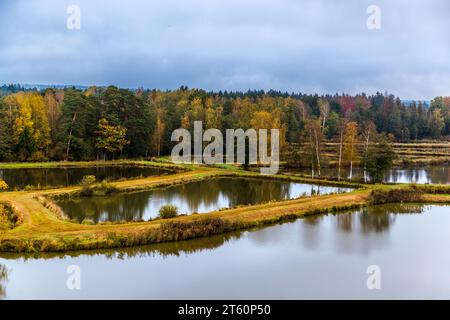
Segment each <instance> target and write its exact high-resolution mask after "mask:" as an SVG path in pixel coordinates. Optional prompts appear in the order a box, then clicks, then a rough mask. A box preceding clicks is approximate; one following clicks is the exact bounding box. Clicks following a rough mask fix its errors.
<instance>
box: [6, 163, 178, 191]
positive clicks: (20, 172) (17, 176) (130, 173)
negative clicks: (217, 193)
mask: <svg viewBox="0 0 450 320" xmlns="http://www.w3.org/2000/svg"><path fill="white" fill-rule="evenodd" d="M167 173H170V172H169V171H167V170H164V169H159V168H152V167H129V166H99V167H55V168H25V169H0V179H3V180H5V181H6V183H7V184H8V186H9V187H10V189H14V188H18V189H21V188H23V187H25V186H27V185H30V186H38V185H40V186H41V187H49V186H51V187H60V186H71V185H76V184H79V183H80V181H81V179H83V176H87V175H94V176H95V177H96V179H97V181H102V180H105V179H106V180H108V181H114V180H119V179H123V178H125V179H128V178H136V177H139V176H142V177H149V176H155V175H162V174H167Z"/></svg>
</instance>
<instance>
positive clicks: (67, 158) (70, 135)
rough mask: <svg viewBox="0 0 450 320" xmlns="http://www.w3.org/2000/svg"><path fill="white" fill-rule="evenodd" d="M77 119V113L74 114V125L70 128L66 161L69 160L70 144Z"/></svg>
mask: <svg viewBox="0 0 450 320" xmlns="http://www.w3.org/2000/svg"><path fill="white" fill-rule="evenodd" d="M76 118H77V113H76V112H75V113H74V114H73V118H72V125H71V126H70V131H69V139H68V140H67V149H66V161H68V160H69V151H70V143H71V142H72V130H73V124H74V123H75V120H76Z"/></svg>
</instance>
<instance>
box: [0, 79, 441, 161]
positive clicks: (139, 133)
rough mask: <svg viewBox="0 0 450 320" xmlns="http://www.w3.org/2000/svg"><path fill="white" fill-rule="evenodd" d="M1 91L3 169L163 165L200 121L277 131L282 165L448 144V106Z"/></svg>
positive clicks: (363, 98) (175, 93)
mask: <svg viewBox="0 0 450 320" xmlns="http://www.w3.org/2000/svg"><path fill="white" fill-rule="evenodd" d="M0 89H1V90H0V93H1V95H2V96H1V98H0V161H2V162H8V161H46V160H71V161H77V160H95V159H118V158H144V157H152V156H161V155H167V154H170V151H171V148H172V147H173V145H174V142H171V140H170V138H171V133H172V131H173V130H175V129H177V128H186V129H189V130H192V128H193V122H194V121H199V120H201V121H203V125H204V129H205V130H206V129H208V128H217V129H220V130H225V129H229V128H242V129H244V130H246V129H248V128H254V129H260V128H279V129H280V132H281V141H280V145H281V147H282V148H283V149H282V150H284V151H285V152H284V154H285V155H286V154H287V156H286V157H291V156H292V154H293V153H295V152H296V151H295V150H293V147H292V146H296V145H299V144H306V145H307V146H309V149H308V148H307V149H308V150H309V156H310V158H311V157H313V158H317V162H318V166H319V167H320V159H319V157H320V156H321V150H320V145H321V143H323V142H324V141H331V142H340V144H339V143H338V144H337V145H340V146H341V148H340V149H341V150H336V152H339V153H340V154H341V153H342V155H343V156H345V157H346V158H347V159H348V158H350V160H351V159H352V158H353V157H354V155H353V153H355V152H356V151H355V150H354V147H353V145H355V144H356V143H361V144H365V145H367V146H368V145H369V144H370V143H371V142H372V141H374V140H375V139H383V140H386V141H397V142H409V141H417V140H421V139H435V140H436V139H446V138H447V137H448V136H449V135H450V97H436V98H435V99H433V100H432V102H431V105H430V107H426V106H424V105H423V104H422V103H418V104H416V103H412V104H408V105H405V104H404V103H402V101H401V100H400V99H399V98H398V97H395V96H394V95H392V94H387V93H384V94H382V93H376V94H375V95H366V94H358V95H356V96H350V95H346V94H335V95H322V96H319V95H310V94H296V93H291V94H289V93H283V92H279V91H273V90H271V91H267V92H265V91H262V90H261V91H247V92H227V91H219V92H207V91H205V90H199V89H189V88H187V87H184V86H182V87H180V88H179V89H177V90H170V91H161V90H155V89H153V90H148V89H142V88H141V89H137V90H129V89H120V88H117V87H115V86H109V87H96V86H92V87H89V88H87V89H85V90H80V89H76V88H65V89H54V88H53V89H52V88H49V89H45V90H40V91H39V90H36V89H33V90H24V88H22V87H20V86H17V85H9V86H3V87H0ZM380 137H382V138H380ZM342 146H343V147H342ZM346 146H347V147H346ZM294 149H295V147H294ZM338 149H339V148H338ZM342 149H343V150H342ZM307 158H308V157H307Z"/></svg>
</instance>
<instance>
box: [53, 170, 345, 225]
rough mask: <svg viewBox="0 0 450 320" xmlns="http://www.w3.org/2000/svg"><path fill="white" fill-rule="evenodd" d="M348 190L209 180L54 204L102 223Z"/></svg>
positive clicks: (278, 182) (73, 216)
mask: <svg viewBox="0 0 450 320" xmlns="http://www.w3.org/2000/svg"><path fill="white" fill-rule="evenodd" d="M351 190H352V189H350V188H342V187H329V186H319V185H311V184H304V183H298V182H291V181H286V180H275V179H257V178H213V179H209V180H204V181H197V182H191V183H186V184H180V185H175V186H171V187H168V188H164V189H156V190H150V191H140V192H133V193H117V194H112V195H108V196H106V197H79V198H62V199H57V200H56V201H55V202H56V203H57V204H58V205H59V206H60V207H61V209H62V210H63V211H64V213H65V214H66V215H67V217H69V218H70V219H75V220H77V221H79V222H81V221H83V220H84V219H90V220H92V221H94V222H103V221H139V220H149V219H151V218H155V217H156V216H157V215H158V212H159V209H160V208H161V207H162V206H164V205H167V204H171V205H174V206H176V207H177V208H178V213H179V214H192V213H207V212H211V211H215V210H219V209H224V208H233V207H236V206H240V205H254V204H260V203H266V202H269V201H279V200H286V199H294V198H298V197H300V196H310V195H318V194H330V193H342V192H348V191H351Z"/></svg>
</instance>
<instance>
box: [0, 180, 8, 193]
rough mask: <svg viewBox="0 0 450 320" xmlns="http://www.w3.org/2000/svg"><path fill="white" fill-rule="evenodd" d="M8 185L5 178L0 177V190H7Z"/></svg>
mask: <svg viewBox="0 0 450 320" xmlns="http://www.w3.org/2000/svg"><path fill="white" fill-rule="evenodd" d="M8 188H9V186H8V184H7V183H6V181H5V180H3V179H0V191H4V190H8Z"/></svg>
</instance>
